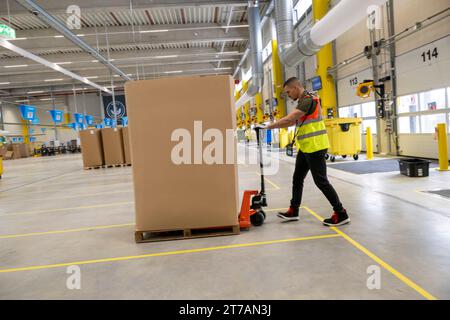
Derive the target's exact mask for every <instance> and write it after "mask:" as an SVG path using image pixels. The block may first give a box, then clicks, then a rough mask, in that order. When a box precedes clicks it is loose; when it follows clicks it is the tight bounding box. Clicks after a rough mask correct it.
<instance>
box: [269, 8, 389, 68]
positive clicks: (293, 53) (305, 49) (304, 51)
mask: <svg viewBox="0 0 450 320" xmlns="http://www.w3.org/2000/svg"><path fill="white" fill-rule="evenodd" d="M274 1H275V21H276V27H277V38H278V52H279V53H278V54H279V57H280V60H281V62H282V63H283V64H285V65H287V66H289V67H293V66H295V65H297V64H299V63H300V62H302V61H303V60H305V59H306V58H307V57H309V56H312V55H314V54H316V53H317V52H318V51H319V50H320V48H321V47H322V46H324V45H326V44H327V43H329V42H330V41H333V40H335V39H336V38H338V37H339V36H341V35H342V34H343V33H345V32H346V31H348V30H349V29H350V28H351V27H353V26H354V25H355V24H357V23H358V22H359V21H361V20H362V19H364V18H366V17H367V16H368V13H370V10H369V8H370V7H371V6H380V5H382V4H383V3H384V2H386V0H341V1H340V2H339V3H338V4H337V5H336V6H335V7H333V8H332V9H331V10H330V11H329V12H328V13H327V14H326V15H325V17H323V18H322V19H321V20H320V21H318V22H317V23H316V24H315V25H314V26H313V27H312V28H311V29H310V30H308V31H306V32H305V33H303V34H302V35H301V36H299V38H298V39H297V41H295V42H294V30H293V29H294V26H293V17H292V0H274Z"/></svg>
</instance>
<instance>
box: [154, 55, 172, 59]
mask: <svg viewBox="0 0 450 320" xmlns="http://www.w3.org/2000/svg"><path fill="white" fill-rule="evenodd" d="M177 57H178V55H176V54H173V55H170V56H154V57H153V58H155V59H167V58H177Z"/></svg>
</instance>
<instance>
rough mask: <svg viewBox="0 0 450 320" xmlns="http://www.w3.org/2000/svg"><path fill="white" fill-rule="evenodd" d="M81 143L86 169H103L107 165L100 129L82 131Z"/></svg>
mask: <svg viewBox="0 0 450 320" xmlns="http://www.w3.org/2000/svg"><path fill="white" fill-rule="evenodd" d="M80 143H81V151H82V156H83V166H84V167H85V168H92V167H101V166H103V165H104V164H105V159H104V156H103V144H102V136H101V131H100V130H99V129H88V130H83V131H80Z"/></svg>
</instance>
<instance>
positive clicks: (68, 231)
mask: <svg viewBox="0 0 450 320" xmlns="http://www.w3.org/2000/svg"><path fill="white" fill-rule="evenodd" d="M134 225H135V223H123V224H113V225H109V226H96V227H85V228H77V229H66V230H55V231H45V232H33V233H23V234H10V235H3V236H1V235H0V239H11V238H21V237H31V236H42V235H48V234H61V233H70V232H79V231H90V230H101V229H111V228H120V227H128V226H134Z"/></svg>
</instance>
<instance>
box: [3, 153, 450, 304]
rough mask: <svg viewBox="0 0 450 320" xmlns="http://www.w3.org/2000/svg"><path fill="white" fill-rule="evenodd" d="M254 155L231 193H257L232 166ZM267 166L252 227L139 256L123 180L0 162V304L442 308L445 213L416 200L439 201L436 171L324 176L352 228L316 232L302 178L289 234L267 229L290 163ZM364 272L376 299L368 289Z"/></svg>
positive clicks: (445, 184)
mask: <svg viewBox="0 0 450 320" xmlns="http://www.w3.org/2000/svg"><path fill="white" fill-rule="evenodd" d="M254 153H255V149H254V147H253V146H250V148H247V147H244V146H242V145H240V146H239V154H238V158H239V161H240V163H241V164H240V165H239V188H240V192H241V193H242V191H243V190H246V189H255V188H258V186H259V177H258V171H259V168H258V166H257V165H256V164H249V163H248V161H246V157H245V155H246V154H247V155H249V154H250V155H254ZM276 155H277V153H269V154H268V155H267V156H266V160H267V159H268V157H269V156H270V157H272V160H273V161H274V158H273V157H275V156H276ZM279 158H280V159H279V160H280V161H279V170H278V171H277V173H276V174H275V175H270V176H268V177H267V189H268V190H267V193H268V201H269V208H268V210H267V214H268V218H267V220H266V223H265V224H264V225H263V226H262V227H259V228H253V229H251V230H250V231H243V232H242V233H241V234H240V235H237V236H227V237H217V238H204V239H192V240H180V241H168V242H157V243H143V244H135V243H134V233H133V231H134V224H133V222H134V203H133V185H132V177H131V168H130V167H123V168H108V169H99V170H88V171H86V170H83V169H82V162H81V156H80V155H65V156H56V157H51V158H29V159H20V160H14V161H5V162H4V171H5V172H4V175H3V179H2V180H0V299H426V298H433V297H434V298H437V299H449V298H450V250H449V248H450V209H449V208H450V200H447V199H443V198H438V197H435V196H433V195H429V194H426V193H423V192H422V191H424V190H433V189H438V188H449V189H450V173H449V172H446V173H439V172H436V171H434V170H433V171H432V172H431V173H430V176H429V177H427V178H420V179H413V178H408V177H404V176H401V175H399V173H398V172H390V173H375V174H368V175H355V174H351V173H346V172H343V171H338V170H335V169H331V168H329V176H330V181H331V182H332V184H333V185H334V186H335V188H336V190H337V191H338V193H339V195H340V197H341V200H342V202H343V203H344V205H345V207H346V208H347V210H348V212H349V213H350V215H351V219H352V223H351V224H350V225H347V226H343V227H340V228H338V229H329V228H327V227H324V226H323V225H322V224H321V223H320V221H319V220H318V219H317V217H315V216H314V215H313V214H312V213H314V214H317V215H320V216H322V217H328V216H329V215H330V214H331V208H330V206H329V204H328V203H327V201H326V199H325V197H324V196H323V195H322V194H320V192H319V191H318V189H317V188H316V187H315V185H314V183H313V181H312V179H311V177H310V176H308V178H307V181H306V187H305V194H304V202H303V205H304V206H305V207H306V208H303V209H302V212H301V221H300V222H291V223H281V222H280V221H279V220H278V218H277V217H276V215H275V213H276V211H277V209H280V208H285V207H286V206H287V205H288V203H289V199H290V189H291V179H292V172H293V159H292V158H287V157H285V156H283V155H281V156H280V157H279ZM247 160H248V159H247ZM338 161H341V160H338ZM342 161H353V160H350V159H346V160H342ZM362 161H364V159H363V160H362ZM374 161H376V160H374ZM311 237H312V238H311ZM203 248H210V250H208V251H203V250H201V249H203ZM71 265H77V266H79V268H80V270H81V289H79V290H76V289H75V290H69V289H68V288H67V285H66V282H67V279H68V277H70V274H68V273H67V270H68V267H69V266H71ZM371 268H375V270H377V268H379V275H380V277H379V280H380V282H379V283H380V287H379V289H369V288H368V286H367V283H368V281H369V282H370V283H372V282H371V281H372V280H373V277H374V275H373V274H372V273H371V272H372V271H371V270H372V269H371ZM368 270H369V272H368Z"/></svg>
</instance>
